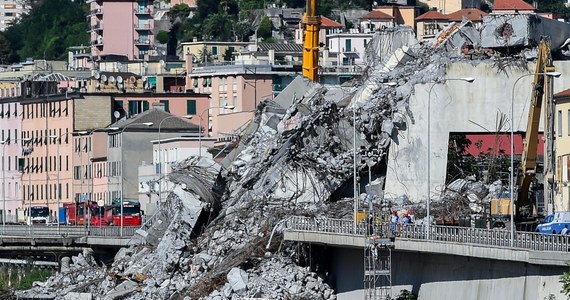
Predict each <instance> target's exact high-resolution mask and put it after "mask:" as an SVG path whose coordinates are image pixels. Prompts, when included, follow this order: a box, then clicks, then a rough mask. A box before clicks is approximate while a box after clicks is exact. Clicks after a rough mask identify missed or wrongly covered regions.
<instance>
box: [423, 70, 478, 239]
mask: <svg viewBox="0 0 570 300" xmlns="http://www.w3.org/2000/svg"><path fill="white" fill-rule="evenodd" d="M452 80H456V81H465V82H467V83H472V82H473V81H475V78H473V77H461V78H446V79H444V80H443V81H442V83H444V82H447V81H452ZM436 84H437V82H434V83H433V84H432V85H431V87H430V88H429V92H428V103H427V131H428V135H427V200H426V219H427V222H426V239H428V240H429V238H430V236H429V232H430V223H431V220H430V201H431V200H430V198H431V195H430V192H431V186H430V185H431V153H430V152H431V91H432V90H433V87H434V86H435V85H436Z"/></svg>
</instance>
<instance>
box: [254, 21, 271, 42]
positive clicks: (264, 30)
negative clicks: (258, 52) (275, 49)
mask: <svg viewBox="0 0 570 300" xmlns="http://www.w3.org/2000/svg"><path fill="white" fill-rule="evenodd" d="M272 31H273V24H272V23H271V20H269V17H267V16H265V17H263V19H262V20H261V23H259V27H258V28H257V36H258V37H261V38H263V39H267V38H270V37H271V35H272Z"/></svg>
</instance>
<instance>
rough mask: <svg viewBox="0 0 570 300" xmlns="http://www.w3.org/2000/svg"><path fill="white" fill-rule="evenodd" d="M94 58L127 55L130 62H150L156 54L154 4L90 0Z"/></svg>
mask: <svg viewBox="0 0 570 300" xmlns="http://www.w3.org/2000/svg"><path fill="white" fill-rule="evenodd" d="M88 2H89V4H90V10H89V14H88V16H87V18H88V19H89V24H90V29H89V33H90V36H91V56H92V57H93V58H95V60H99V59H100V58H101V57H102V56H104V55H110V54H113V55H124V56H126V57H127V58H128V59H129V60H139V59H140V60H148V59H149V57H150V56H154V55H157V53H155V51H154V50H153V47H152V46H153V44H154V19H153V17H152V14H153V2H152V1H149V0H143V1H132V0H129V1H123V0H89V1H88Z"/></svg>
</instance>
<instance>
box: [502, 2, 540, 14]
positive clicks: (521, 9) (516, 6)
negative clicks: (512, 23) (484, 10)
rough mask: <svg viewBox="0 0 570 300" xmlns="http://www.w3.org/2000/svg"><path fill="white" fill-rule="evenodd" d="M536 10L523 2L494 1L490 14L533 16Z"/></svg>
mask: <svg viewBox="0 0 570 300" xmlns="http://www.w3.org/2000/svg"><path fill="white" fill-rule="evenodd" d="M535 12H536V8H535V7H534V6H532V5H531V4H528V3H526V2H524V1H523V0H495V2H494V3H493V12H492V14H515V13H518V14H534V13H535Z"/></svg>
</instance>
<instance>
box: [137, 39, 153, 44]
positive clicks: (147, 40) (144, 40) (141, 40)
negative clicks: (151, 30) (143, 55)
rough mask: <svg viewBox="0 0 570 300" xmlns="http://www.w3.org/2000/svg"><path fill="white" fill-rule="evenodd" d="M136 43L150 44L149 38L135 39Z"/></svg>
mask: <svg viewBox="0 0 570 300" xmlns="http://www.w3.org/2000/svg"><path fill="white" fill-rule="evenodd" d="M135 45H137V46H141V45H142V46H148V45H150V40H149V39H135Z"/></svg>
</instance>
